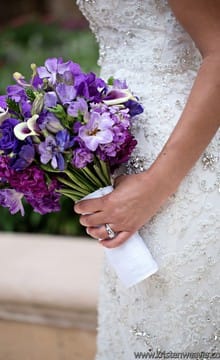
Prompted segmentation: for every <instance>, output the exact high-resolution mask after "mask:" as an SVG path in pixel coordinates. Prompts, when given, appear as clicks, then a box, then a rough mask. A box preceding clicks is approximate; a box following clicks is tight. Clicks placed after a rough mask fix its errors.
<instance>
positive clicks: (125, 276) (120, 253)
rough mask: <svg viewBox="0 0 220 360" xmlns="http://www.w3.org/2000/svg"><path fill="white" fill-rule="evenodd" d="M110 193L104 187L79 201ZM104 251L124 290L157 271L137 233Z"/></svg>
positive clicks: (109, 187)
mask: <svg viewBox="0 0 220 360" xmlns="http://www.w3.org/2000/svg"><path fill="white" fill-rule="evenodd" d="M112 191H113V187H112V186H106V187H104V188H100V189H98V190H96V191H94V192H92V193H90V194H89V195H87V196H85V197H84V198H83V199H81V200H86V199H95V198H98V197H101V196H104V195H107V194H109V193H111V192H112ZM109 241H111V240H109ZM104 251H105V254H106V256H107V259H108V262H109V264H110V265H111V266H112V267H113V268H114V270H115V272H116V274H117V275H118V277H119V279H120V280H121V282H122V283H123V285H124V286H125V287H126V288H129V287H131V286H133V285H136V284H137V283H139V282H140V281H142V280H144V279H146V278H147V277H149V276H151V275H153V274H154V273H155V272H156V271H157V270H158V265H157V263H156V262H155V260H154V259H153V257H152V255H151V253H150V251H149V250H148V248H147V246H146V244H145V243H144V241H143V239H142V238H141V236H140V235H139V233H138V232H136V233H135V234H133V235H132V236H131V237H130V238H129V239H128V240H127V241H125V242H124V243H123V244H122V245H119V246H118V247H116V248H113V249H109V248H104Z"/></svg>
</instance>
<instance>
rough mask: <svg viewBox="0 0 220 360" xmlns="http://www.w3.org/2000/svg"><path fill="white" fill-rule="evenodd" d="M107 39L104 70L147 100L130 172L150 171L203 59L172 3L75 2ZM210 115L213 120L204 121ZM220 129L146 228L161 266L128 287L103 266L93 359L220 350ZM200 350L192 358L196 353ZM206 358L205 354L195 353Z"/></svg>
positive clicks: (144, 231)
mask: <svg viewBox="0 0 220 360" xmlns="http://www.w3.org/2000/svg"><path fill="white" fill-rule="evenodd" d="M78 5H79V7H80V9H81V11H82V12H83V14H84V15H85V16H86V18H87V19H88V20H89V22H90V26H91V29H92V31H93V32H94V33H95V35H96V37H97V40H98V42H99V45H100V57H99V64H100V65H101V76H102V77H103V78H105V79H108V77H109V76H112V75H113V76H114V77H115V78H119V79H126V80H127V83H128V85H129V87H130V89H131V90H132V92H133V93H134V94H135V95H137V96H138V97H139V99H140V101H141V103H142V104H143V106H144V109H145V111H144V113H143V114H142V115H141V116H138V118H137V120H135V122H134V126H133V133H134V135H135V137H136V139H137V140H138V145H137V149H136V150H135V152H134V154H133V156H132V159H131V160H130V162H129V165H128V171H129V172H130V173H134V172H138V171H142V170H144V169H147V168H148V167H149V166H150V165H151V163H152V162H153V161H154V160H155V159H156V157H157V155H158V154H159V152H160V151H161V149H162V147H163V145H164V144H165V142H166V140H167V139H168V137H169V136H170V134H171V132H172V129H173V128H174V126H175V124H176V123H177V121H178V120H179V117H180V115H181V112H182V110H183V108H184V105H185V103H186V101H187V98H188V96H189V93H190V90H191V87H192V85H193V82H194V79H195V77H196V74H197V71H198V69H199V66H200V63H201V56H200V54H199V51H198V50H197V49H196V47H195V45H194V43H193V41H192V39H191V38H190V37H189V35H188V33H186V32H185V30H184V29H183V28H182V27H181V25H180V24H179V23H178V21H177V20H176V18H175V16H174V15H173V13H172V10H171V9H170V7H169V5H168V2H167V1H166V0H139V1H133V0H123V1H121V0H112V1H106V0H87V1H86V0H84V1H83V0H78ZM207 121H208V119H207ZM219 139H220V133H219V131H218V132H217V133H216V135H215V136H214V138H213V139H212V141H211V143H210V144H209V146H208V147H207V149H206V150H205V152H204V153H203V154H202V156H201V157H200V159H199V160H198V161H197V163H196V164H195V166H194V167H193V169H192V170H191V171H190V172H189V174H188V175H187V176H186V177H185V178H184V180H183V181H182V182H181V184H180V186H179V188H178V190H177V191H176V193H175V194H174V195H172V196H171V197H170V198H169V199H168V201H167V202H166V204H165V205H164V206H163V207H162V208H161V209H160V210H159V211H158V213H157V214H156V215H155V216H154V217H153V218H152V219H151V221H150V222H149V223H147V224H146V225H145V226H144V227H143V228H142V229H141V230H140V233H141V235H142V237H143V238H144V241H145V242H146V244H147V246H148V248H149V249H150V251H151V253H152V255H153V257H154V258H155V260H156V261H157V263H158V265H159V270H158V272H157V273H156V274H154V275H152V276H151V277H149V278H148V279H146V280H144V281H143V282H141V283H139V284H138V285H136V286H133V287H131V288H130V289H125V288H124V287H123V286H122V285H121V284H120V281H119V280H118V279H117V277H116V275H115V273H114V271H113V270H112V269H111V268H110V266H109V265H108V264H107V262H106V260H105V262H104V265H103V272H102V274H101V283H100V299H99V308H98V346H97V348H98V349H97V355H96V360H133V359H135V356H136V355H135V353H138V352H142V353H147V352H150V353H153V352H156V351H161V352H164V351H165V352H166V356H167V357H166V358H169V355H168V354H167V353H169V352H174V353H175V352H192V353H201V352H202V351H204V352H210V353H216V352H219V353H220V281H219V274H220V262H219V258H220V256H219V255H220V241H219V240H220V224H219V219H220V196H219V195H220V194H219V192H220V156H219ZM195 356H196V355H194V358H196V357H195ZM198 358H199V355H198Z"/></svg>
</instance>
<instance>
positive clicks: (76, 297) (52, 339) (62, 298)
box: [0, 233, 103, 360]
mask: <svg viewBox="0 0 220 360" xmlns="http://www.w3.org/2000/svg"><path fill="white" fill-rule="evenodd" d="M102 258H103V249H102V247H101V246H100V245H99V244H97V242H96V241H94V240H91V239H88V238H77V237H60V236H48V235H32V234H10V233H0V360H78V359H80V360H84V359H85V360H90V359H91V360H92V359H94V356H95V351H96V326H97V301H98V283H99V276H100V272H101V267H102Z"/></svg>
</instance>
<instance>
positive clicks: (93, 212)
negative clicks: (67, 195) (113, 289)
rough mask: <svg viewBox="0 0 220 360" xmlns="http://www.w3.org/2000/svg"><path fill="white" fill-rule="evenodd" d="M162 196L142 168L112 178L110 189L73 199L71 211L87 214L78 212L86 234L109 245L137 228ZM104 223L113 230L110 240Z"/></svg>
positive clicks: (159, 203)
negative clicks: (98, 193)
mask: <svg viewBox="0 0 220 360" xmlns="http://www.w3.org/2000/svg"><path fill="white" fill-rule="evenodd" d="M166 198H167V196H166V192H164V191H163V189H162V188H161V185H160V184H159V183H158V181H157V180H156V179H155V177H154V176H152V174H151V172H149V171H145V172H143V173H140V174H134V175H122V176H119V177H118V178H116V180H115V183H114V191H113V192H112V193H110V194H108V195H105V196H103V197H101V198H98V199H92V200H84V201H82V202H79V203H77V204H76V205H75V212H76V213H78V214H87V215H81V216H80V223H81V224H82V225H84V226H86V228H87V233H88V234H89V235H91V236H92V237H94V238H96V239H103V240H101V243H102V245H104V246H105V247H108V248H113V247H116V246H118V245H120V244H122V243H123V242H124V241H126V240H127V239H128V238H129V237H130V236H131V235H132V234H134V233H135V232H136V231H137V230H138V229H140V228H141V226H142V225H144V224H145V223H146V222H147V221H148V220H149V219H150V218H151V217H152V216H153V215H154V214H155V213H156V212H157V210H158V209H159V208H160V206H161V205H162V203H163V202H164V201H165V200H166ZM88 214H89V215H88ZM106 223H108V224H109V225H110V227H111V228H112V230H113V231H114V232H115V233H117V235H116V236H115V238H114V239H112V240H109V239H108V234H107V231H106V228H105V225H104V224H106Z"/></svg>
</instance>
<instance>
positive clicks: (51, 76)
mask: <svg viewBox="0 0 220 360" xmlns="http://www.w3.org/2000/svg"><path fill="white" fill-rule="evenodd" d="M69 71H70V72H72V73H73V74H79V73H80V72H81V69H80V66H79V65H78V64H75V63H73V62H72V61H67V62H63V60H62V59H61V58H59V59H56V58H51V59H47V60H46V61H45V66H40V67H38V68H37V72H38V75H39V77H40V78H41V79H44V78H47V79H48V81H49V83H51V84H52V85H54V84H55V83H56V81H57V77H58V75H64V73H65V72H69Z"/></svg>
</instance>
